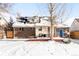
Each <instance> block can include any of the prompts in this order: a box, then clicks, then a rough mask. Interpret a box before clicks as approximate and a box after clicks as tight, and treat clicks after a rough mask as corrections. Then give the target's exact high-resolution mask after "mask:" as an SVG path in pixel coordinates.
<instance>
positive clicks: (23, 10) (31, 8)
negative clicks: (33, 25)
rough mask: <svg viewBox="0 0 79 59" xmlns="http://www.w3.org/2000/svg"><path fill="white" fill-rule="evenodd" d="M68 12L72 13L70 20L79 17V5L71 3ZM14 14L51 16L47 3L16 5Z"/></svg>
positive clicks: (68, 5) (13, 9) (13, 10)
mask: <svg viewBox="0 0 79 59" xmlns="http://www.w3.org/2000/svg"><path fill="white" fill-rule="evenodd" d="M67 10H68V11H69V12H70V13H69V18H72V17H78V16H79V4H77V3H69V4H67ZM12 12H13V13H16V12H19V13H20V14H21V15H22V16H35V15H38V16H39V15H40V16H48V15H49V12H48V6H47V3H16V4H14V5H13V8H12Z"/></svg>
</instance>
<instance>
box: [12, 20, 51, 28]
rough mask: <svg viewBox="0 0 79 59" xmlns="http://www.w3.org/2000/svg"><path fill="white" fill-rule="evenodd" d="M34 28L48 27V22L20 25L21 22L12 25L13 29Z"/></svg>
mask: <svg viewBox="0 0 79 59" xmlns="http://www.w3.org/2000/svg"><path fill="white" fill-rule="evenodd" d="M35 26H47V27H49V26H50V22H49V21H47V20H43V19H41V22H40V23H36V24H34V23H25V24H24V23H21V22H15V23H14V24H13V27H35Z"/></svg>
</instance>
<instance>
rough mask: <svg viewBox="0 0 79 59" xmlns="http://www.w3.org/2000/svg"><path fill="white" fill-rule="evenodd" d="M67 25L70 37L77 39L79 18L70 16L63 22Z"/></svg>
mask: <svg viewBox="0 0 79 59" xmlns="http://www.w3.org/2000/svg"><path fill="white" fill-rule="evenodd" d="M64 24H66V25H67V26H68V27H69V32H70V38H72V39H79V18H78V17H76V18H71V19H69V20H67V21H66V22H64Z"/></svg>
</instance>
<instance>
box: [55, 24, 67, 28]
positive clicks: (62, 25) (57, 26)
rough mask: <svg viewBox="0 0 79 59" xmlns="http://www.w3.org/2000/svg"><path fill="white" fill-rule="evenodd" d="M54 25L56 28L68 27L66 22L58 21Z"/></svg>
mask: <svg viewBox="0 0 79 59" xmlns="http://www.w3.org/2000/svg"><path fill="white" fill-rule="evenodd" d="M54 27H56V28H67V27H68V26H67V25H65V24H60V23H58V24H55V25H54Z"/></svg>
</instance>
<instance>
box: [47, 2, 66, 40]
mask: <svg viewBox="0 0 79 59" xmlns="http://www.w3.org/2000/svg"><path fill="white" fill-rule="evenodd" d="M65 6H66V4H60V3H59V4H57V3H49V5H48V7H49V13H50V22H51V29H50V38H51V39H53V36H54V30H55V29H54V24H56V20H58V19H59V20H60V19H61V22H62V18H63V15H64V14H65V9H66V7H65Z"/></svg>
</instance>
